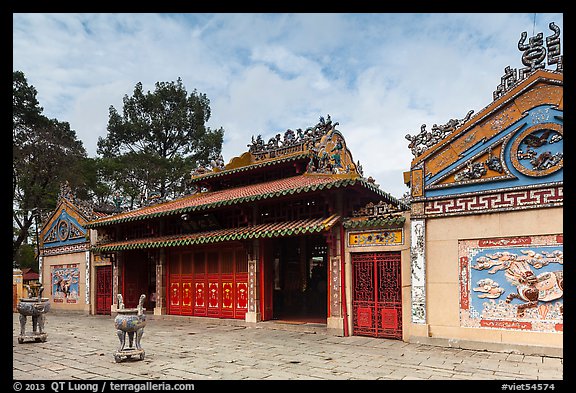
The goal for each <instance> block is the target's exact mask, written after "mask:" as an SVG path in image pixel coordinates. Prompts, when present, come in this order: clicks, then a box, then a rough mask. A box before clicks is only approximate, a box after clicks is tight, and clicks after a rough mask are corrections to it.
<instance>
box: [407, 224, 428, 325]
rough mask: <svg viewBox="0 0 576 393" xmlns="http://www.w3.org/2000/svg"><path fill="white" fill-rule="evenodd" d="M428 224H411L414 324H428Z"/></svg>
mask: <svg viewBox="0 0 576 393" xmlns="http://www.w3.org/2000/svg"><path fill="white" fill-rule="evenodd" d="M425 229H426V224H425V221H424V220H422V219H420V220H412V221H411V222H410V237H411V240H410V264H411V270H412V323H416V324H425V323H426V253H425V251H426V248H425V244H426V243H425V239H426V231H425Z"/></svg>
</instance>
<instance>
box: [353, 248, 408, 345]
mask: <svg viewBox="0 0 576 393" xmlns="http://www.w3.org/2000/svg"><path fill="white" fill-rule="evenodd" d="M400 270H401V257H400V252H399V251H398V252H374V253H353V254H352V272H353V273H352V274H353V278H352V279H353V293H352V309H353V310H352V311H353V334H355V335H360V336H372V337H385V338H395V339H402V296H401V293H402V280H401V276H400Z"/></svg>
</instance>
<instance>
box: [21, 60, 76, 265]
mask: <svg viewBox="0 0 576 393" xmlns="http://www.w3.org/2000/svg"><path fill="white" fill-rule="evenodd" d="M36 95H37V91H36V89H35V88H34V86H31V85H29V84H28V81H27V80H26V77H25V75H24V73H23V72H21V71H14V72H13V101H12V102H13V105H12V118H13V129H12V139H13V143H12V207H13V213H12V219H13V225H14V226H15V227H16V229H17V230H16V233H15V235H14V239H13V247H12V260H13V261H15V260H16V255H17V254H18V252H19V248H20V246H21V245H22V244H23V243H25V242H26V240H27V239H28V237H29V235H30V233H29V232H30V228H31V227H32V225H33V224H35V220H36V219H37V217H36V215H37V214H38V215H40V214H41V213H43V212H49V211H52V210H53V209H54V208H55V207H56V202H57V199H58V194H59V191H60V184H62V183H63V182H64V181H66V180H67V181H68V182H69V183H70V185H71V186H72V187H74V186H77V185H81V184H83V183H84V177H83V171H82V165H83V161H84V160H85V159H86V151H85V150H84V147H83V145H82V142H81V141H79V140H77V139H76V132H75V131H74V130H71V129H70V124H68V123H67V122H60V121H58V120H57V119H48V118H47V117H46V116H44V115H42V111H43V108H42V107H40V106H39V103H38V100H37V98H36Z"/></svg>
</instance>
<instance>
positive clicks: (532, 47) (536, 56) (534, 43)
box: [492, 22, 564, 101]
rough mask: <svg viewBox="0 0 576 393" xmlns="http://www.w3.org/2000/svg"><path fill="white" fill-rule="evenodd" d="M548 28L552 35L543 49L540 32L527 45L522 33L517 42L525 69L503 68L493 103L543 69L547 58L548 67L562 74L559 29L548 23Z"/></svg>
mask: <svg viewBox="0 0 576 393" xmlns="http://www.w3.org/2000/svg"><path fill="white" fill-rule="evenodd" d="M548 27H549V28H550V30H552V31H553V32H554V33H553V34H552V35H550V36H548V37H546V47H544V40H543V34H542V32H540V33H538V34H536V35H535V36H532V37H530V38H529V39H528V44H526V43H525V42H526V37H527V35H528V34H527V33H526V32H525V31H523V32H522V34H521V36H520V41H518V50H520V51H522V52H524V53H523V54H522V64H524V66H525V67H523V68H521V69H520V70H518V69H516V68H513V69H512V68H510V66H506V67H505V68H504V75H503V76H502V77H501V78H500V84H499V85H498V86H497V87H496V90H495V91H494V93H493V94H492V96H493V99H494V101H496V100H497V99H498V98H500V97H502V96H503V95H504V94H506V93H507V92H508V91H509V90H510V89H512V88H513V87H514V86H516V85H517V84H518V83H519V82H521V81H522V80H524V79H526V77H527V76H528V75H530V74H531V73H533V72H535V71H536V70H539V69H544V68H545V66H546V61H545V59H546V57H548V66H552V65H553V64H556V71H557V72H560V73H563V72H564V63H563V60H564V56H563V55H562V54H561V48H560V28H559V27H558V26H557V25H556V24H555V23H554V22H550V24H549V25H548ZM546 55H548V56H546Z"/></svg>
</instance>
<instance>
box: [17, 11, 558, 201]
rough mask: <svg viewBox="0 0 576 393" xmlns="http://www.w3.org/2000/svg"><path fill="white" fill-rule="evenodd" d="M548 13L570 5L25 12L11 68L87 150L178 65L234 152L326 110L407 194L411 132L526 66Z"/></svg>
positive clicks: (483, 100)
mask: <svg viewBox="0 0 576 393" xmlns="http://www.w3.org/2000/svg"><path fill="white" fill-rule="evenodd" d="M550 22H555V23H556V25H557V26H559V27H560V29H561V38H562V37H563V35H564V34H563V27H564V26H563V14H544V13H539V14H529V13H526V14H523V13H511V14H499V13H486V14H482V13H469V14H466V13H465V14H454V13H450V14H440V13H431V14H425V13H391V14H386V13H379V14H362V13H354V14H341V13H333V14H320V13H303V14H298V13H296V14H294V13H274V14H244V13H224V14H152V13H145V14H137V13H130V14H128V13H121V14H112V13H104V14H100V13H84V14H70V13H66V14H47V13H15V14H13V70H14V71H22V72H24V74H25V76H26V78H27V79H28V83H29V84H31V85H33V86H34V87H35V88H36V89H37V91H38V96H37V98H38V100H39V102H40V105H41V106H42V107H43V108H44V115H46V116H48V117H50V118H56V119H58V120H59V121H66V122H69V123H70V126H71V128H72V129H74V130H75V131H76V133H77V137H78V139H80V140H81V141H82V142H83V144H84V147H85V148H86V150H87V152H88V155H89V156H91V157H95V156H96V144H97V141H98V138H99V137H106V133H107V131H106V125H107V123H108V108H109V107H110V106H114V107H115V108H116V109H117V110H118V111H119V112H122V98H123V97H124V96H125V95H128V96H131V95H132V93H133V90H134V87H135V85H136V83H138V82H142V84H143V87H144V91H148V90H150V91H153V90H154V84H155V83H156V82H171V81H176V80H177V79H178V78H179V77H180V78H182V82H183V84H184V86H185V87H186V89H187V90H188V92H191V91H192V90H194V89H196V90H197V91H199V92H201V93H205V94H206V95H207V97H208V98H209V99H210V107H211V110H212V117H211V119H210V120H209V122H208V126H210V127H211V128H219V127H223V128H224V130H225V134H224V145H223V155H224V160H225V161H226V162H228V161H229V160H230V159H232V158H233V157H235V156H238V155H240V154H242V153H243V152H244V151H246V150H247V145H248V144H249V143H250V141H251V137H252V136H253V135H254V136H256V135H258V134H261V135H262V137H263V138H264V140H268V139H269V138H270V137H272V136H274V135H275V134H277V133H283V132H284V131H286V130H287V129H288V128H291V129H297V128H302V129H305V128H307V127H310V126H313V125H315V124H316V123H317V122H318V119H319V117H320V116H324V117H326V115H328V114H329V115H330V116H331V118H332V120H333V121H334V122H336V121H337V122H339V123H340V125H339V126H338V129H339V130H340V131H341V132H342V134H343V135H344V137H345V139H346V143H347V146H348V148H349V149H350V150H351V152H352V155H353V158H354V160H355V161H360V163H361V164H362V166H363V169H364V175H365V176H372V177H373V178H374V179H375V180H376V182H377V183H378V184H380V188H381V189H383V190H384V191H386V192H388V193H390V194H392V195H393V196H395V197H398V198H399V197H401V196H402V195H403V194H404V193H405V192H406V191H408V188H407V187H406V186H405V185H404V184H403V177H402V173H403V172H404V171H407V170H409V169H410V162H411V160H412V158H413V156H412V154H411V152H410V150H409V149H408V143H409V142H408V141H407V140H406V139H405V135H406V134H416V133H418V132H419V131H420V126H421V125H422V124H427V129H428V130H429V129H430V128H431V126H432V125H433V124H439V125H440V124H445V123H447V122H448V121H449V120H450V119H462V118H464V117H465V115H466V113H467V112H468V111H469V110H474V112H475V113H478V112H480V110H481V109H482V108H484V107H485V106H487V105H489V104H490V103H491V102H492V93H493V91H494V90H495V89H496V86H497V85H498V84H499V83H500V77H501V76H502V75H503V74H504V68H505V67H506V66H511V67H512V68H521V67H523V65H522V61H521V56H522V52H520V51H519V50H518V46H517V45H518V41H519V39H520V37H521V34H522V32H524V31H525V32H527V35H528V38H529V37H532V36H533V35H536V34H538V33H539V32H542V33H543V35H544V37H547V36H550V35H552V31H551V30H550V29H549V27H548V24H549V23H550ZM544 39H545V38H544ZM562 52H564V50H563V47H562ZM549 68H550V67H549ZM553 69H555V68H553Z"/></svg>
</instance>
